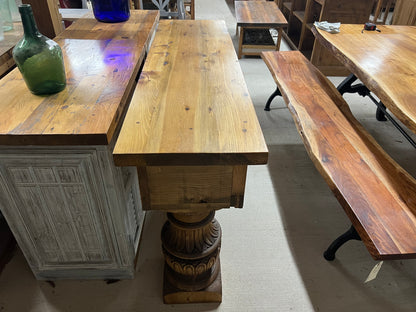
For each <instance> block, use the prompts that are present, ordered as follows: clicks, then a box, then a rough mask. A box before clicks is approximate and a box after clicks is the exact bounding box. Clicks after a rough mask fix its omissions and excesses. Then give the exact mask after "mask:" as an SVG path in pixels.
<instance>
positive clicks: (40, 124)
mask: <svg viewBox="0 0 416 312" xmlns="http://www.w3.org/2000/svg"><path fill="white" fill-rule="evenodd" d="M158 18H159V13H158V11H133V12H132V15H131V18H130V19H129V21H127V22H125V23H117V24H106V23H99V22H97V21H96V20H95V19H94V18H86V19H80V20H78V21H77V22H76V23H74V24H73V26H71V27H70V28H69V29H68V30H66V31H64V32H63V33H61V34H60V35H59V36H58V37H57V38H56V39H55V41H56V42H57V43H58V44H59V45H60V46H61V48H62V50H63V54H64V62H65V69H66V76H67V86H66V88H65V90H63V91H62V92H60V93H57V94H54V95H50V96H36V95H33V94H31V93H30V91H29V90H28V88H27V87H26V84H25V83H24V81H23V78H22V76H21V74H20V72H19V71H18V69H14V70H13V71H12V72H10V73H9V74H8V75H7V76H5V77H4V78H3V79H1V80H0V98H1V99H2V101H1V102H0V110H1V112H2V114H1V115H0V144H3V145H83V144H88V145H101V144H108V143H109V142H110V141H111V139H112V136H113V134H114V132H115V129H116V127H117V126H118V124H119V121H120V118H121V117H122V115H123V111H125V108H126V105H127V103H128V100H129V97H130V96H131V92H132V90H133V88H134V86H135V78H136V76H137V74H138V71H139V68H140V65H141V64H142V62H143V59H144V56H145V53H146V48H147V46H148V45H149V41H150V38H151V34H152V32H153V31H154V29H155V27H156V23H157V21H158ZM89 27H91V28H89Z"/></svg>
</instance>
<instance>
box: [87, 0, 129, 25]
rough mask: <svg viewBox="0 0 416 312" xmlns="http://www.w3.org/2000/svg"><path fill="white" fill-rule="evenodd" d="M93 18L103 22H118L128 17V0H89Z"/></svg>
mask: <svg viewBox="0 0 416 312" xmlns="http://www.w3.org/2000/svg"><path fill="white" fill-rule="evenodd" d="M91 3H92V9H93V12H94V16H95V18H96V19H97V20H98V21H100V22H104V23H119V22H124V21H127V20H128V19H129V17H130V0H91Z"/></svg>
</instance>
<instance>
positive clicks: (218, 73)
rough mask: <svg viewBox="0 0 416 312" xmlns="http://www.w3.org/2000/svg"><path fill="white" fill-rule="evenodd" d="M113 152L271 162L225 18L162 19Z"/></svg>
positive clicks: (148, 158)
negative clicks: (199, 19) (201, 19)
mask: <svg viewBox="0 0 416 312" xmlns="http://www.w3.org/2000/svg"><path fill="white" fill-rule="evenodd" d="M113 155H114V160H115V163H116V165H121V166H129V165H133V166H143V165H213V164H218V165H221V164H227V165H240V164H241V165H243V164H244V165H250V164H261V163H266V162H267V155H268V152H267V147H266V144H265V141H264V138H263V134H262V131H261V128H260V125H259V123H258V120H257V116H256V113H255V111H254V107H253V104H252V102H251V98H250V95H249V93H248V90H247V86H246V83H245V81H244V77H243V74H242V71H241V68H240V65H239V63H238V60H237V57H236V54H235V50H234V48H233V44H232V42H231V38H230V36H229V34H228V31H227V29H226V27H225V24H224V22H222V21H169V20H162V21H160V23H159V26H158V29H157V31H156V36H155V39H154V42H153V44H152V47H151V49H150V51H149V55H148V57H147V60H146V63H145V65H144V68H143V71H142V74H141V76H140V79H139V82H138V84H137V87H136V90H135V93H134V96H133V98H132V101H131V103H130V107H129V109H128V111H127V114H126V118H125V120H124V122H123V126H122V129H121V131H120V135H119V137H118V139H117V142H116V146H115V148H114V153H113Z"/></svg>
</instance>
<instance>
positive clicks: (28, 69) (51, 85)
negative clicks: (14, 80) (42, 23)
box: [13, 4, 66, 95]
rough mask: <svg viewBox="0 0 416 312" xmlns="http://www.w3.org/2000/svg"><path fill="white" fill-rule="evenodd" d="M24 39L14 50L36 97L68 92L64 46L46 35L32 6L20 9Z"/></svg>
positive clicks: (17, 62) (18, 64) (22, 6)
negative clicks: (40, 30) (63, 55)
mask: <svg viewBox="0 0 416 312" xmlns="http://www.w3.org/2000/svg"><path fill="white" fill-rule="evenodd" d="M19 12H20V15H21V17H22V24H23V30H24V37H23V38H22V39H21V40H20V41H19V42H18V43H17V44H16V46H15V47H14V49H13V59H14V61H15V62H16V65H17V67H18V68H19V70H20V72H21V73H22V76H23V79H24V80H25V82H26V85H27V87H28V88H29V90H30V91H31V92H32V93H33V94H38V95H42V94H53V93H57V92H59V91H62V90H63V89H65V86H66V76H65V67H64V61H63V57H62V50H61V48H60V46H59V45H58V44H57V43H56V42H55V41H53V40H51V39H49V38H48V37H46V36H44V35H42V34H41V33H40V32H39V30H38V28H37V26H36V22H35V19H34V17H33V12H32V7H31V6H30V4H23V5H19Z"/></svg>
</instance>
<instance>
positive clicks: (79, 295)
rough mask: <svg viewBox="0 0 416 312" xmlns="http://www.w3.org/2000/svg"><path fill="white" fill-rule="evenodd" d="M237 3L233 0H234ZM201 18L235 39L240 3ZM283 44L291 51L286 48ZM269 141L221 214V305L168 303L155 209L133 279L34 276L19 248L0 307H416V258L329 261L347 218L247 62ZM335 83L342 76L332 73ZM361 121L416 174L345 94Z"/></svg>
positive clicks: (367, 108)
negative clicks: (238, 199) (240, 193)
mask: <svg viewBox="0 0 416 312" xmlns="http://www.w3.org/2000/svg"><path fill="white" fill-rule="evenodd" d="M227 1H230V0H227ZM196 16H197V19H223V20H225V21H226V24H227V27H228V29H229V32H230V35H231V37H232V39H233V41H234V44H235V45H236V44H237V38H236V37H235V18H234V15H233V3H232V2H224V0H208V1H202V0H196ZM282 49H287V47H286V46H285V45H283V47H282ZM240 64H241V67H242V69H243V72H244V75H245V78H246V82H247V85H248V88H249V91H250V94H251V97H252V100H253V103H254V105H255V108H256V112H257V114H258V118H259V121H260V123H261V126H262V129H263V132H264V135H265V138H266V141H267V143H268V147H269V150H270V156H269V163H268V164H267V165H264V166H253V167H250V168H249V171H248V178H247V186H246V189H247V192H246V198H245V206H244V208H243V209H224V210H221V211H219V212H217V219H218V220H219V222H220V223H221V226H222V230H223V236H222V250H221V265H222V283H223V302H222V303H221V304H192V305H164V304H163V303H162V294H161V289H162V275H163V273H162V267H163V258H162V253H161V250H160V241H159V237H160V229H161V226H162V224H163V222H164V220H165V217H164V215H163V214H161V213H157V212H152V213H149V214H148V217H147V220H146V224H145V228H144V232H143V239H142V245H141V248H140V252H139V257H138V263H137V274H136V278H135V279H133V280H126V281H120V282H118V283H114V284H106V283H105V282H104V281H57V282H55V287H52V286H51V285H50V284H48V283H46V282H40V281H36V280H35V279H34V277H33V275H32V273H31V271H30V269H29V267H28V265H27V264H26V261H25V259H24V257H23V256H22V254H21V252H19V251H18V252H17V254H16V255H15V256H14V258H13V259H12V261H11V262H10V263H9V264H8V265H7V266H6V268H5V270H4V271H3V273H2V274H1V275H0V311H17V312H20V311H34V312H52V311H54V312H55V311H68V312H69V311H77V312H83V311H88V312H93V311H100V312H104V311H105V312H107V311H204V312H205V311H386V312H387V311H388V312H391V311H416V300H415V298H416V296H415V295H416V260H406V261H385V262H384V263H383V265H382V267H381V270H380V272H379V274H378V276H377V278H376V279H375V280H373V281H371V282H368V283H365V280H366V278H367V276H368V274H369V272H370V271H371V269H372V268H373V267H374V265H375V264H376V263H377V262H376V261H374V260H373V259H372V258H371V257H370V255H369V253H368V252H367V250H366V249H365V247H364V245H363V244H362V243H361V242H358V241H351V242H348V243H347V244H346V245H345V246H343V248H342V249H340V250H339V252H338V254H337V259H336V260H335V261H333V262H330V263H329V262H327V261H325V260H324V259H323V257H322V252H323V251H324V250H325V248H326V247H327V246H328V244H329V243H330V242H331V241H332V240H333V239H334V238H335V237H336V236H337V235H339V234H340V233H342V232H343V231H345V230H346V229H347V228H348V227H349V221H348V219H347V217H346V215H345V214H344V212H343V211H342V208H341V206H340V205H339V204H338V202H337V201H336V200H335V198H334V196H333V195H332V193H331V192H330V190H329V188H328V187H327V185H326V183H325V182H324V180H323V179H322V177H321V176H320V175H319V173H318V172H317V171H316V169H315V168H314V166H313V164H312V162H311V161H310V159H309V158H308V156H307V153H306V151H305V148H304V146H303V144H302V142H301V140H300V138H299V136H298V134H297V131H296V128H295V125H294V123H293V121H292V117H291V115H290V113H289V112H288V110H287V109H286V107H285V105H284V103H283V101H282V99H280V98H277V99H276V100H275V101H274V102H273V104H272V108H273V109H272V111H270V112H265V111H263V106H264V103H265V102H266V100H267V98H268V96H269V94H270V93H271V92H272V91H274V89H275V84H274V82H273V79H272V77H271V75H270V74H269V72H268V70H267V68H266V66H265V65H264V63H263V62H262V60H261V59H259V58H244V59H241V61H240ZM331 80H332V81H333V82H334V83H335V84H336V83H339V82H340V81H341V80H342V78H341V77H334V78H331ZM346 99H347V101H348V103H349V104H350V105H351V109H352V110H353V112H354V114H355V115H356V117H357V118H358V119H359V120H360V121H361V122H362V124H363V125H364V126H365V127H366V128H367V129H368V131H369V132H370V133H371V134H372V135H373V136H374V137H376V139H377V140H378V141H379V142H380V143H381V144H382V145H383V147H384V148H385V149H386V150H387V151H388V152H389V153H390V154H391V155H392V157H394V158H395V159H396V160H397V161H398V162H399V163H401V164H402V165H403V166H404V167H405V168H407V169H408V171H409V172H410V173H412V174H413V175H414V176H416V163H415V161H414V158H415V150H414V149H412V148H411V147H410V145H409V144H408V143H407V142H405V141H404V140H403V138H402V137H401V136H400V135H399V134H398V133H397V132H396V130H394V128H393V127H392V126H391V125H390V124H389V123H381V122H377V121H376V120H375V118H374V113H375V108H374V106H373V104H372V103H371V102H369V101H368V100H366V99H363V98H361V97H359V96H354V95H349V96H346Z"/></svg>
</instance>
